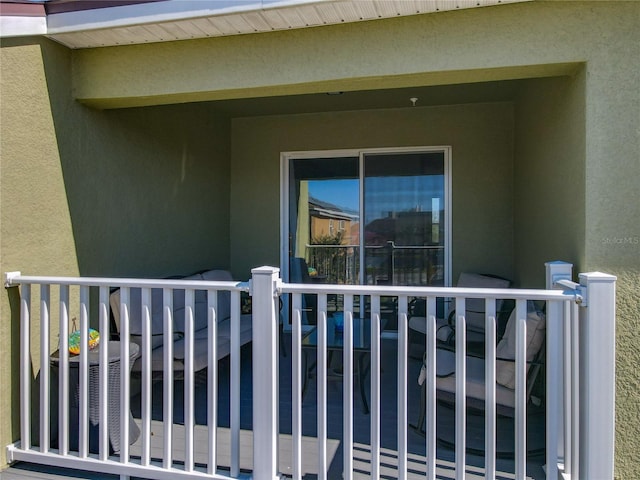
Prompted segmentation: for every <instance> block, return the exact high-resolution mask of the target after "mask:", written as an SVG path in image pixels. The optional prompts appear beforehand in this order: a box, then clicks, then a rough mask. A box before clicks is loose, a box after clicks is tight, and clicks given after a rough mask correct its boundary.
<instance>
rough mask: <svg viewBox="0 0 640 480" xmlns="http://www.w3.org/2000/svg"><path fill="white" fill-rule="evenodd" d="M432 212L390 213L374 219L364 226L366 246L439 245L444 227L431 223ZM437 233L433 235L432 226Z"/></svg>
mask: <svg viewBox="0 0 640 480" xmlns="http://www.w3.org/2000/svg"><path fill="white" fill-rule="evenodd" d="M432 218H433V215H432V212H430V211H426V212H420V211H409V212H390V213H389V216H388V217H385V218H376V219H375V220H373V221H371V222H369V223H368V224H366V226H365V238H366V244H367V245H383V244H385V243H387V242H393V243H395V244H396V245H404V246H427V245H434V244H435V245H437V244H440V242H441V239H443V238H444V234H443V233H444V232H440V230H441V229H442V228H443V227H444V225H443V224H440V223H436V224H434V223H432ZM434 225H435V226H436V227H437V231H438V233H437V234H436V233H434V228H433V226H434Z"/></svg>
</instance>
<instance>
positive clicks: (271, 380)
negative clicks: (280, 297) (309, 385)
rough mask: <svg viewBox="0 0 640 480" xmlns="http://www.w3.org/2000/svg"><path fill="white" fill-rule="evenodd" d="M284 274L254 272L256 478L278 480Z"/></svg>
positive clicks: (273, 270)
mask: <svg viewBox="0 0 640 480" xmlns="http://www.w3.org/2000/svg"><path fill="white" fill-rule="evenodd" d="M279 273H280V270H279V269H278V268H274V267H259V268H254V269H253V270H251V275H252V282H251V297H252V298H251V311H252V315H253V398H254V399H255V401H254V402H253V478H254V479H255V480H275V479H278V478H279V477H278V474H277V469H278V318H279V317H278V301H277V292H276V288H277V285H278V275H279Z"/></svg>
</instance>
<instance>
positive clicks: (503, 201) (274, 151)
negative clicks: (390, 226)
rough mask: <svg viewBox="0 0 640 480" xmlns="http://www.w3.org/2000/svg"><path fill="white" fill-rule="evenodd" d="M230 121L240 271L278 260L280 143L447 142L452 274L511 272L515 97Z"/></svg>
mask: <svg viewBox="0 0 640 480" xmlns="http://www.w3.org/2000/svg"><path fill="white" fill-rule="evenodd" d="M232 126H233V128H232V162H231V236H232V238H233V239H234V241H233V244H232V247H231V263H232V265H233V268H234V270H237V271H238V272H249V271H250V269H251V267H255V266H259V265H262V264H265V263H267V264H271V265H280V257H279V239H280V215H279V205H280V177H279V174H280V153H281V152H287V151H301V150H332V149H333V150H335V149H349V148H378V147H379V148H383V147H405V146H438V145H444V146H448V145H450V146H452V190H453V192H454V193H453V195H452V204H453V205H452V223H453V231H452V242H453V249H452V251H453V252H454V254H453V265H452V269H453V272H452V273H453V275H452V278H453V279H456V278H457V277H458V274H459V273H460V271H462V270H466V271H482V272H488V273H494V274H498V275H503V276H505V277H508V278H512V277H513V275H514V271H513V266H514V257H513V185H512V179H513V106H512V104H511V103H493V104H490V103H487V104H475V105H457V106H447V107H430V108H429V107H423V108H420V107H411V106H409V107H407V108H401V109H387V110H370V111H353V112H340V113H320V114H304V115H286V116H266V117H264V116H263V117H253V118H237V119H234V120H233V123H232ZM255 232H260V244H259V245H257V244H256V241H255Z"/></svg>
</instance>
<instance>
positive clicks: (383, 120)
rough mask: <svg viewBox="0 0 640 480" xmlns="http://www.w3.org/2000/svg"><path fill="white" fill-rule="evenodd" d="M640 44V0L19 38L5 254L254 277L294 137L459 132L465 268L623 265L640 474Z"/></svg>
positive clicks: (375, 138) (67, 269) (457, 187)
mask: <svg viewBox="0 0 640 480" xmlns="http://www.w3.org/2000/svg"><path fill="white" fill-rule="evenodd" d="M638 58H640V3H638V2H618V1H611V2H562V1H535V2H529V3H523V4H515V5H503V6H499V7H487V8H477V9H472V10H465V11H458V12H447V13H437V14H430V15H417V16H413V17H404V18H395V19H389V20H380V21H371V22H362V23H357V24H348V25H336V26H326V27H316V28H308V29H302V30H292V31H286V32H274V33H266V34H256V35H241V36H234V37H227V38H216V39H206V40H188V41H182V42H167V43H161V44H149V45H139V46H120V47H108V48H98V49H88V50H78V51H71V50H68V49H66V48H65V47H62V46H60V45H57V44H55V43H53V42H51V41H49V40H45V39H35V38H24V39H11V40H6V39H3V41H2V48H1V49H0V64H1V70H0V101H1V104H0V151H1V158H0V161H1V166H0V168H1V171H0V188H1V190H0V221H1V225H0V269H1V271H2V272H6V271H12V270H18V269H19V270H22V271H23V273H26V274H55V275H78V274H79V275H114V276H118V275H120V276H136V275H144V276H165V275H170V274H178V273H185V274H186V273H189V272H190V271H193V270H195V269H199V268H208V267H223V268H230V269H231V270H232V272H233V274H234V276H236V277H237V278H246V277H247V274H248V271H249V269H250V268H251V267H254V266H256V265H263V264H272V265H278V264H279V262H280V258H279V244H278V242H279V228H280V227H279V225H280V218H279V210H278V205H279V201H280V191H279V181H280V177H279V173H280V170H279V161H280V152H282V151H297V150H324V149H337V148H372V147H399V146H418V145H420V146H422V145H451V146H452V166H453V177H452V178H453V196H452V198H453V242H454V243H453V252H454V258H453V270H454V271H453V275H452V278H453V279H455V278H456V277H457V274H458V273H459V272H460V271H461V270H472V271H487V272H491V273H496V274H500V275H503V276H506V277H509V278H513V279H514V280H515V281H516V283H518V284H521V285H526V286H541V284H542V283H541V282H542V281H543V274H544V272H543V270H542V268H543V267H542V262H544V261H548V260H567V261H571V262H574V263H575V271H594V270H599V271H603V272H607V273H612V274H614V275H617V276H618V297H617V323H616V334H617V339H618V341H617V367H616V368H617V371H616V374H617V379H616V382H617V399H616V418H617V423H616V432H617V433H616V467H615V468H616V477H617V478H620V479H628V478H629V479H630V478H640V463H639V462H638V458H637V451H638V450H639V449H640V416H639V415H638V412H639V411H640V368H639V366H640V353H639V352H640V350H639V349H638V348H637V347H638V345H639V344H640V333H639V332H640V307H639V305H640V293H639V292H640V230H639V228H638V225H640V202H638V201H637V191H638V180H637V179H638V176H639V174H640V128H639V126H640V91H639V89H638V85H640V65H639V64H638ZM505 79H519V81H518V85H517V94H516V95H515V96H514V98H513V99H512V100H511V101H501V102H491V101H487V102H485V103H476V104H466V105H458V104H454V103H455V102H452V104H451V105H446V106H438V107H429V106H421V105H419V106H418V107H415V108H412V107H409V106H408V105H407V107H406V108H397V109H395V108H393V109H378V110H368V111H341V112H334V113H309V114H304V115H270V116H264V117H258V116H252V115H248V116H244V117H241V118H228V117H226V116H225V115H222V114H220V113H216V112H215V111H214V109H213V108H212V105H207V104H205V103H189V102H196V101H202V100H215V99H234V98H254V97H260V96H278V95H295V94H307V93H316V92H326V91H335V90H342V91H347V92H348V91H354V90H376V89H382V88H399V87H407V86H417V85H421V86H424V85H449V84H464V83H473V82H480V81H490V80H505ZM463 88H464V87H463ZM121 107H134V108H121ZM17 302H18V296H17V293H16V291H15V289H12V290H8V291H7V293H6V294H5V295H4V296H3V298H2V300H0V362H1V363H0V365H2V368H0V382H1V384H2V385H3V388H2V389H0V447H2V446H4V445H6V444H8V443H10V442H12V441H14V440H16V439H17V437H18V435H19V431H18V430H19V429H18V425H17V420H18V416H17V415H16V414H15V412H16V411H17V401H18V378H17V375H14V374H13V372H14V371H16V370H17V369H16V366H17V355H18V351H17V348H14V346H15V345H17V344H18V328H17V325H18V317H17V312H18V307H17ZM4 462H5V457H4V456H0V467H1V466H2V465H4Z"/></svg>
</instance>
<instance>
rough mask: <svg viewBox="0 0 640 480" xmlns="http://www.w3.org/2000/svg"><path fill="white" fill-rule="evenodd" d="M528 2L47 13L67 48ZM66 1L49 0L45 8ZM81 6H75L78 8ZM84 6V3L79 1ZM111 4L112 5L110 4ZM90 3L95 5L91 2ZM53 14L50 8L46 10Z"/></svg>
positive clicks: (384, 0)
mask: <svg viewBox="0 0 640 480" xmlns="http://www.w3.org/2000/svg"><path fill="white" fill-rule="evenodd" d="M522 1H530V0H165V1H152V2H145V3H137V2H136V3H134V4H129V5H121V6H110V7H108V8H90V9H82V10H75V11H74V10H73V9H72V8H69V9H64V10H67V11H64V10H63V11H60V10H58V11H60V13H49V14H48V15H47V36H48V37H49V38H51V39H53V40H55V41H57V42H60V43H62V44H64V45H66V46H67V47H69V48H74V49H76V48H93V47H106V46H115V45H131V44H141V43H155V42H165V41H175V40H188V39H196V38H207V37H219V36H227V35H241V34H250V33H260V32H270V31H277V30H288V29H297V28H307V27H316V26H322V25H332V24H340V23H348V22H360V21H368V20H376V19H381V18H393V17H398V16H406V15H416V14H424V13H433V12H440V11H446V10H459V9H465V8H476V7H487V6H493V5H499V4H505V3H516V2H522ZM57 3H58V4H59V3H67V4H69V3H71V4H73V3H74V2H73V1H71V2H70V1H69V0H66V1H64V0H53V1H51V2H49V4H48V5H51V7H53V6H54V5H56V4H57ZM81 3H82V2H78V5H80V4H81ZM84 3H85V4H86V3H87V2H84ZM110 3H111V4H113V3H114V2H110ZM93 5H96V3H94V4H93ZM50 11H51V12H55V11H56V10H55V9H54V8H51V9H50Z"/></svg>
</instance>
